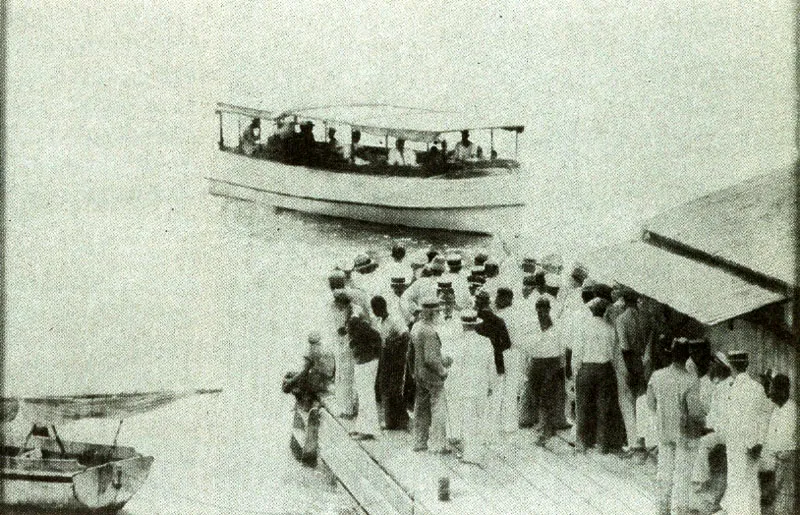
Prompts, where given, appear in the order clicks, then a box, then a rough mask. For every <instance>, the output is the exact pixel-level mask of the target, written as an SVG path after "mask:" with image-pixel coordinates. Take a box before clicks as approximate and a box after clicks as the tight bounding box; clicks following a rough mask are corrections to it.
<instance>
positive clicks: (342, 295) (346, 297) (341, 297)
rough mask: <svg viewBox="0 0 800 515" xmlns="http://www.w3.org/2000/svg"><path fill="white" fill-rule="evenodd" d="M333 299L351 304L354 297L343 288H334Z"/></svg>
mask: <svg viewBox="0 0 800 515" xmlns="http://www.w3.org/2000/svg"><path fill="white" fill-rule="evenodd" d="M333 300H335V301H336V302H340V303H342V304H349V303H350V301H351V300H352V299H351V298H350V294H349V293H347V292H346V291H345V290H344V289H343V288H337V289H335V290H333Z"/></svg>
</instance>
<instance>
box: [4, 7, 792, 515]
mask: <svg viewBox="0 0 800 515" xmlns="http://www.w3.org/2000/svg"><path fill="white" fill-rule="evenodd" d="M729 6H730V3H729V2H717V3H714V2H711V3H707V4H705V5H704V6H695V5H694V4H690V3H688V2H685V3H684V2H661V3H658V2H657V3H655V4H651V3H648V4H647V7H646V8H643V9H639V10H636V11H633V10H630V9H629V8H628V7H627V3H622V2H620V3H612V2H608V3H600V2H594V3H580V4H578V3H575V4H572V5H568V6H567V7H563V8H558V9H555V8H550V7H548V6H547V2H527V3H526V4H525V5H522V4H519V3H518V2H509V3H507V4H506V3H502V2H498V3H496V4H493V5H490V6H488V7H485V8H481V9H480V10H478V9H476V8H475V6H474V5H473V6H471V7H469V8H468V9H459V8H458V7H457V6H453V7H452V8H451V9H445V8H444V7H441V6H438V5H437V6H435V7H433V6H432V7H428V8H424V9H420V8H419V6H415V5H414V4H413V3H412V2H398V3H393V4H392V5H391V8H389V7H388V6H387V7H386V8H385V10H384V11H383V12H380V11H376V10H375V9H374V8H370V9H366V8H359V7H358V6H357V5H354V4H348V6H347V8H339V7H335V6H331V5H329V4H325V5H324V6H323V5H315V4H313V3H303V4H302V5H298V4H297V2H292V3H287V4H286V5H277V6H275V5H270V6H269V7H268V8H265V6H264V5H262V4H251V3H250V2H244V1H242V2H226V3H225V5H224V6H208V5H206V6H202V5H200V4H195V3H193V2H184V3H183V4H170V5H169V6H168V5H166V4H165V5H160V6H158V5H149V4H144V3H142V4H134V3H120V4H116V5H112V4H105V3H104V4H103V5H93V4H90V3H89V2H74V3H72V4H70V5H64V3H62V2H58V3H55V2H54V3H51V4H48V3H39V4H36V5H34V4H33V3H27V2H26V3H24V4H23V3H22V2H11V3H10V5H9V8H8V9H9V27H8V29H9V30H8V34H9V41H8V54H9V63H8V70H9V85H8V99H7V101H8V103H7V106H8V133H9V134H8V138H9V139H8V146H7V149H6V150H7V152H8V154H7V156H8V172H7V176H6V179H7V188H8V198H7V222H6V229H7V248H6V253H5V258H6V260H7V273H8V276H7V292H6V293H7V301H8V314H7V318H6V327H5V330H6V345H5V348H4V358H5V384H4V387H5V390H6V392H8V393H12V394H44V393H63V394H66V393H85V392H102V391H130V390H151V389H159V388H187V387H221V388H223V389H224V392H223V394H221V395H220V396H218V397H213V398H204V397H203V398H194V399H190V400H187V401H184V402H180V403H177V404H175V405H172V406H169V407H166V408H164V409H161V410H159V411H156V412H153V413H150V414H148V415H145V416H141V417H136V418H132V419H130V420H128V421H126V422H125V424H124V426H123V429H122V434H121V442H122V443H124V444H127V445H132V446H135V447H136V448H137V449H138V450H140V451H141V452H144V453H148V454H152V455H154V456H156V458H157V459H156V462H155V464H154V466H153V470H152V473H151V477H150V480H149V481H148V482H147V484H146V485H145V487H144V488H143V490H142V491H141V492H140V494H139V495H137V496H136V497H135V498H134V500H133V501H132V502H131V503H130V505H129V507H128V508H127V509H126V511H127V512H128V513H129V514H137V515H138V514H150V513H180V514H184V513H186V514H188V513H192V514H194V513H275V512H309V511H310V512H337V511H343V510H346V509H347V508H348V507H349V506H350V502H349V501H348V499H347V497H346V496H345V495H344V494H343V493H342V492H341V491H338V490H337V489H336V488H334V487H333V486H331V485H330V483H329V481H328V479H327V478H326V477H325V476H324V475H323V474H322V473H321V472H319V471H315V470H309V469H305V468H302V467H300V466H298V465H297V464H296V463H295V462H294V461H293V460H292V459H291V457H290V453H289V449H288V423H289V420H290V418H289V415H290V414H289V409H290V407H291V402H290V400H289V399H288V398H286V396H284V395H283V394H281V393H280V391H279V389H278V385H279V381H280V377H281V376H282V374H283V372H284V371H285V370H286V369H287V368H291V367H292V366H294V363H296V362H297V361H298V358H299V356H300V353H301V351H302V342H303V340H304V334H305V333H306V332H307V331H308V330H311V329H314V328H316V327H318V326H319V324H320V323H321V319H322V316H323V309H324V306H325V304H326V302H327V295H328V293H327V291H326V289H325V275H326V273H327V270H328V269H329V268H330V267H331V266H332V264H334V263H337V262H339V261H341V260H343V259H352V257H353V256H354V255H355V254H356V253H358V252H361V251H363V250H367V249H369V250H372V251H375V252H377V253H379V254H382V255H385V253H386V251H387V249H388V245H389V243H390V241H391V239H392V238H401V239H404V240H405V241H407V242H408V244H409V245H410V246H412V247H414V246H418V245H423V244H428V243H437V244H442V245H451V246H458V247H468V248H469V247H477V246H481V247H489V248H495V249H496V248H498V247H497V243H496V242H494V241H491V240H489V239H485V238H473V237H458V236H454V235H447V234H430V233H418V232H413V231H404V232H396V231H387V230H386V229H382V228H379V227H375V226H369V225H365V224H356V223H342V222H335V221H329V220H321V219H318V218H311V217H305V216H301V215H296V214H292V213H287V212H282V213H275V212H274V211H273V210H271V209H269V208H265V207H259V206H254V205H251V204H244V203H240V202H235V201H226V200H223V199H219V198H212V197H210V196H209V195H208V193H207V184H206V182H205V180H204V177H205V176H206V175H208V174H209V173H210V171H211V170H213V167H214V159H215V142H216V125H215V117H214V115H213V102H214V101H216V100H217V99H224V98H228V97H231V96H238V95H240V94H249V95H256V96H259V97H261V98H264V99H265V100H266V101H267V102H268V103H272V104H274V105H279V106H284V105H304V104H319V103H335V102H353V101H387V102H391V103H397V104H410V105H422V106H431V105H433V106H436V105H441V106H445V107H463V108H468V109H469V108H472V107H473V106H475V105H480V107H486V106H504V108H505V109H507V110H509V111H510V112H512V113H513V114H514V115H515V116H517V117H519V119H520V120H521V121H522V122H523V123H527V127H528V128H527V130H526V132H525V133H524V135H523V138H522V140H521V142H522V156H521V157H522V160H523V161H524V162H525V163H526V166H527V170H528V171H529V173H530V174H531V176H532V179H531V181H530V184H529V185H528V186H527V190H528V197H529V209H528V212H527V214H526V216H525V217H524V219H523V220H520V223H519V226H518V227H514V228H506V229H505V231H504V237H505V239H506V241H507V243H508V246H509V247H510V248H512V249H513V250H515V251H529V252H533V253H534V254H544V253H548V252H551V251H559V252H562V253H563V254H564V255H565V260H567V261H569V260H570V259H571V258H572V256H574V255H576V254H579V253H580V250H581V249H584V248H588V247H592V246H595V245H601V244H605V243H613V242H615V241H617V240H619V239H620V238H626V237H629V236H631V235H635V233H636V230H637V227H638V226H639V224H640V222H641V220H642V219H644V218H646V217H648V216H650V215H652V214H654V213H656V212H657V211H658V210H659V209H663V208H665V207H668V206H671V205H674V204H675V203H677V202H680V201H682V200H685V199H688V198H691V197H694V196H697V195H700V194H703V193H705V192H707V191H710V190H713V189H715V188H717V187H721V186H725V185H728V184H731V183H734V182H738V181H739V180H740V179H741V178H743V177H746V176H749V175H753V174H755V173H758V172H761V171H768V170H770V169H773V168H775V167H778V166H782V165H785V164H786V163H789V162H790V161H791V159H792V158H793V157H794V150H793V148H792V137H793V116H794V115H793V104H792V102H793V93H792V83H793V67H792V63H793V55H792V53H791V52H792V44H791V34H792V21H791V17H790V14H791V4H790V3H789V2H785V3H773V4H771V5H770V6H769V7H765V6H753V5H751V4H747V5H746V6H745V5H744V4H743V7H742V9H741V10H737V9H730V7H729ZM323 8H324V9H323ZM745 9H746V10H745ZM322 13H324V16H323V15H322ZM767 27H768V28H769V30H767V29H766V28H767ZM115 429H116V426H115V424H113V423H108V424H104V423H96V422H93V423H80V424H75V425H73V426H68V427H65V428H64V429H63V431H62V432H63V433H64V434H65V436H69V437H73V438H88V439H94V440H98V441H111V440H112V438H113V434H114V431H115ZM12 430H14V431H22V430H24V428H23V427H21V426H17V427H14V428H12Z"/></svg>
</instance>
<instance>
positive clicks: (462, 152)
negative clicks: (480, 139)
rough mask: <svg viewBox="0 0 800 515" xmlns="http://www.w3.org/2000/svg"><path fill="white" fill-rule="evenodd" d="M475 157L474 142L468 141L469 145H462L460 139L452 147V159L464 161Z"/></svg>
mask: <svg viewBox="0 0 800 515" xmlns="http://www.w3.org/2000/svg"><path fill="white" fill-rule="evenodd" d="M474 157H475V144H474V143H473V142H471V141H470V142H469V145H464V143H462V142H461V141H459V142H458V143H456V146H455V147H454V149H453V159H455V160H456V161H466V160H467V159H472V158H474Z"/></svg>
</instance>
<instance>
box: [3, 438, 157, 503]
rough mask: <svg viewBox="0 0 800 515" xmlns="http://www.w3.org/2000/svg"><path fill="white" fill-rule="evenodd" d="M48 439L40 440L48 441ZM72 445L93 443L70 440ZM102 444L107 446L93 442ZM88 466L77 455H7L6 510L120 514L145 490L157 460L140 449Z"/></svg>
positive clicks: (126, 450)
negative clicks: (60, 457) (140, 491)
mask: <svg viewBox="0 0 800 515" xmlns="http://www.w3.org/2000/svg"><path fill="white" fill-rule="evenodd" d="M45 440H46V439H44V438H42V439H40V442H41V443H45V445H46V442H45ZM64 444H65V445H66V446H67V448H68V449H69V448H73V449H74V448H80V447H86V448H89V446H92V444H82V443H78V442H64ZM93 447H101V446H93ZM116 450H117V451H119V453H120V454H126V455H130V457H126V458H124V459H114V460H113V461H110V462H108V463H103V464H99V465H96V466H89V467H85V466H82V465H80V464H79V463H78V462H77V461H76V460H75V459H42V458H38V459H36V458H30V459H29V458H24V457H19V458H14V457H4V458H3V463H2V468H1V469H0V480H1V481H2V491H3V496H2V499H0V507H2V512H3V513H28V512H42V511H44V512H55V513H115V512H117V511H118V510H120V509H121V508H122V507H123V506H124V505H125V503H127V502H128V501H129V500H130V498H131V497H133V495H134V494H135V493H136V492H137V491H138V490H139V488H140V487H141V486H142V484H143V483H144V481H145V480H146V479H147V475H148V473H149V472H150V467H151V465H152V463H153V458H152V457H151V456H141V455H138V454H135V452H134V451H133V450H132V449H130V448H125V447H118V448H116Z"/></svg>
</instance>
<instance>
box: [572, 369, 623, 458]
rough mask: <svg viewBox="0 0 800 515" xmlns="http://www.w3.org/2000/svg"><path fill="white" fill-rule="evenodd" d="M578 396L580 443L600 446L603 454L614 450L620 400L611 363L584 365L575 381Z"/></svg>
mask: <svg viewBox="0 0 800 515" xmlns="http://www.w3.org/2000/svg"><path fill="white" fill-rule="evenodd" d="M575 397H576V404H577V418H578V420H577V428H576V436H577V441H578V444H579V445H582V446H584V447H592V446H593V445H595V444H597V445H599V446H600V448H601V450H602V451H608V450H610V449H612V448H613V447H614V446H615V445H616V438H615V437H614V427H613V426H614V420H613V417H614V408H615V405H616V404H617V402H618V401H617V376H616V374H615V372H614V367H613V366H612V365H611V363H583V364H582V365H581V367H580V369H579V370H578V375H577V377H576V378H575ZM618 410H619V408H618V407H617V411H618Z"/></svg>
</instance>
